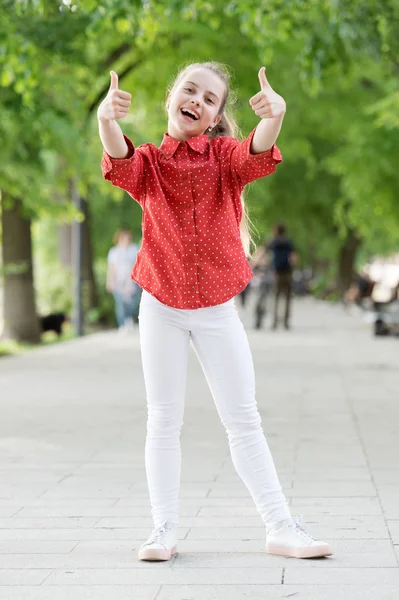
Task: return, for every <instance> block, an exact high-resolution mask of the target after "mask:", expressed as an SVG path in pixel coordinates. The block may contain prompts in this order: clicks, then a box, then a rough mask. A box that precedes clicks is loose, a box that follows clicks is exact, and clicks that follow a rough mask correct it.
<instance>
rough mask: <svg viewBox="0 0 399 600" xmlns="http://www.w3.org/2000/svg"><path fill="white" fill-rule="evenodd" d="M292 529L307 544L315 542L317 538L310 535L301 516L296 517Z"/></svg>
mask: <svg viewBox="0 0 399 600" xmlns="http://www.w3.org/2000/svg"><path fill="white" fill-rule="evenodd" d="M292 527H293V529H295V531H296V532H297V533H298V534H299V535H300V536H301V537H302V539H304V540H305V541H306V542H308V543H309V542H314V541H315V538H314V537H312V536H311V535H310V533H309V530H308V529H307V527H306V525H305V523H304V522H303V520H302V517H301V515H297V516H296V518H295V521H294V524H293V526H292Z"/></svg>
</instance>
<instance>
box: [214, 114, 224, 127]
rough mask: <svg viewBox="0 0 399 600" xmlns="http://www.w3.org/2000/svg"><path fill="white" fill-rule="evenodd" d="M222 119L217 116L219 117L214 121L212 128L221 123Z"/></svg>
mask: <svg viewBox="0 0 399 600" xmlns="http://www.w3.org/2000/svg"><path fill="white" fill-rule="evenodd" d="M221 118H222V117H221V116H220V115H218V116H217V117H216V118H215V119H214V121H213V123H212V127H216V125H217V124H218V123H220V120H221Z"/></svg>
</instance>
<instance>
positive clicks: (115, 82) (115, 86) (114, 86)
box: [109, 71, 118, 91]
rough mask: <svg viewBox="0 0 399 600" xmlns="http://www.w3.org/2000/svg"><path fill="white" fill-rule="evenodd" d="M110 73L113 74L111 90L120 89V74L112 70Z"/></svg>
mask: <svg viewBox="0 0 399 600" xmlns="http://www.w3.org/2000/svg"><path fill="white" fill-rule="evenodd" d="M110 75H111V85H110V86H109V89H110V91H111V90H117V89H118V75H117V74H116V73H115V71H110Z"/></svg>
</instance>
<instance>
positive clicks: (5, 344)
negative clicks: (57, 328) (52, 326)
mask: <svg viewBox="0 0 399 600" xmlns="http://www.w3.org/2000/svg"><path fill="white" fill-rule="evenodd" d="M74 338H76V335H75V332H74V330H73V329H72V327H65V328H64V331H63V333H62V335H61V336H60V337H58V336H57V334H56V333H54V332H53V331H48V332H46V333H44V334H43V335H42V339H41V342H40V344H26V343H24V342H17V341H16V340H0V358H2V357H4V356H15V355H18V354H23V353H24V352H28V351H30V350H35V349H36V348H41V347H42V346H49V345H50V344H60V343H62V342H67V341H69V340H73V339H74Z"/></svg>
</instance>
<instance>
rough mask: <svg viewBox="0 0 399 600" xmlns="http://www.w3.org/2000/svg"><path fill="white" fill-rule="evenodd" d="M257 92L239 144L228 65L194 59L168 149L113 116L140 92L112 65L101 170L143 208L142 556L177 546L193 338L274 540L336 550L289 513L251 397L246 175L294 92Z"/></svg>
mask: <svg viewBox="0 0 399 600" xmlns="http://www.w3.org/2000/svg"><path fill="white" fill-rule="evenodd" d="M259 81H260V86H261V90H260V92H258V93H257V94H256V95H255V96H253V97H252V98H251V100H250V104H251V106H252V109H253V110H254V112H255V113H256V115H258V116H259V117H260V119H261V120H260V122H259V124H258V126H257V127H256V129H255V130H254V131H253V132H252V133H251V135H250V136H249V137H248V138H247V139H246V140H244V141H243V142H239V141H238V140H237V139H235V137H233V134H234V127H233V124H232V121H231V119H229V117H228V115H227V114H226V105H227V102H228V97H229V80H228V74H227V70H226V69H225V68H224V67H223V65H219V64H217V63H197V64H192V65H189V66H188V67H186V68H185V69H184V70H183V71H182V72H181V73H180V74H179V75H178V76H177V79H176V80H175V83H174V85H173V86H172V88H171V90H170V92H169V95H168V98H167V104H166V108H167V113H168V132H167V133H166V134H165V135H164V138H163V141H162V144H161V145H160V147H159V148H157V147H156V146H154V145H153V144H144V145H142V146H140V147H139V148H135V147H134V146H133V144H132V142H131V141H130V140H129V139H128V138H126V137H125V136H124V135H123V134H122V131H121V129H120V127H119V125H118V124H117V122H116V119H120V118H123V117H125V116H126V115H127V112H128V110H129V107H130V102H131V96H130V94H128V93H127V92H124V91H122V90H119V88H118V77H117V75H116V73H114V72H113V71H111V86H110V89H109V92H108V95H107V96H106V98H105V99H104V100H103V102H102V103H101V105H100V106H99V109H98V120H99V132H100V137H101V141H102V143H103V146H104V150H105V152H104V156H103V161H102V169H103V174H104V177H105V179H108V180H110V181H111V182H112V183H113V185H116V186H119V187H121V188H122V189H124V190H126V191H127V192H128V193H129V194H130V195H131V196H132V197H133V198H134V199H135V200H137V202H139V204H140V205H141V206H142V209H143V223H142V227H143V244H142V248H141V250H140V252H139V255H138V258H137V262H136V264H135V267H134V269H133V273H132V278H133V279H134V280H135V281H136V282H137V283H138V284H139V285H140V287H142V288H143V290H144V291H143V296H142V301H141V307H140V317H139V322H140V340H141V353H142V363H143V371H144V380H145V386H146V393H147V402H148V423H147V440H146V447H145V463H146V472H147V479H148V487H149V493H150V501H151V506H152V516H153V520H154V531H153V532H152V535H151V536H150V538H149V539H148V540H147V542H146V543H145V544H143V546H142V547H141V548H140V550H139V559H140V560H169V559H170V558H171V557H172V556H173V555H174V554H175V553H176V551H177V550H176V546H177V538H178V536H177V528H178V521H179V484H180V466H181V454H180V430H181V426H182V423H183V411H184V395H185V383H186V369H187V358H188V350H189V343H190V340H191V341H192V344H193V346H194V349H195V352H196V354H197V356H198V358H199V360H200V363H201V365H202V368H203V370H204V373H205V376H206V378H207V381H208V384H209V387H210V389H211V392H212V395H213V398H214V401H215V404H216V407H217V410H218V412H219V415H220V418H221V421H222V423H223V425H224V426H225V428H226V432H227V435H228V440H229V445H230V451H231V456H232V460H233V463H234V466H235V468H236V470H237V472H238V474H239V475H240V477H241V478H242V480H243V482H244V483H245V485H246V486H247V488H248V490H249V492H250V494H251V496H252V498H253V500H254V502H255V505H256V507H257V509H258V511H259V513H260V515H261V517H262V519H263V522H264V523H265V526H266V552H268V553H271V554H282V555H284V556H291V557H297V558H307V557H315V556H328V555H330V554H331V549H330V547H329V545H328V544H326V543H324V542H319V541H316V540H315V539H313V538H312V537H311V536H310V535H309V534H308V533H306V531H305V530H304V529H303V528H302V526H301V525H300V523H299V522H298V521H293V519H292V517H291V514H290V510H289V508H288V506H287V501H286V499H285V496H284V494H283V492H282V489H281V486H280V483H279V480H278V477H277V473H276V470H275V466H274V462H273V459H272V456H271V453H270V450H269V447H268V445H267V442H266V440H265V437H264V434H263V430H262V426H261V419H260V415H259V412H258V409H257V404H256V400H255V383H254V371H253V364H252V356H251V352H250V348H249V344H248V340H247V337H246V333H245V331H244V328H243V325H242V323H241V321H240V319H239V316H238V313H237V312H236V309H235V305H234V297H235V296H236V295H237V294H238V293H239V292H240V291H241V290H243V289H244V288H245V286H246V285H247V284H248V282H249V281H250V279H251V277H252V272H251V269H250V268H249V265H248V261H247V258H246V254H249V245H250V238H249V230H248V226H247V221H246V212H245V208H244V207H243V203H242V199H241V198H242V196H241V194H242V191H243V188H244V186H245V185H246V184H247V183H249V182H250V181H253V180H255V179H259V178H260V177H265V176H266V175H270V174H271V173H273V172H274V171H275V168H276V165H277V164H278V163H279V162H281V160H282V158H281V154H280V151H279V149H278V148H277V146H275V145H274V144H275V141H276V139H277V136H278V134H279V131H280V128H281V124H282V121H283V117H284V114H285V102H284V100H283V98H282V97H281V96H279V95H278V94H277V93H276V92H275V91H274V90H273V89H272V87H271V86H270V84H269V82H268V81H267V79H266V74H265V68H264V67H262V68H261V69H260V71H259Z"/></svg>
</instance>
